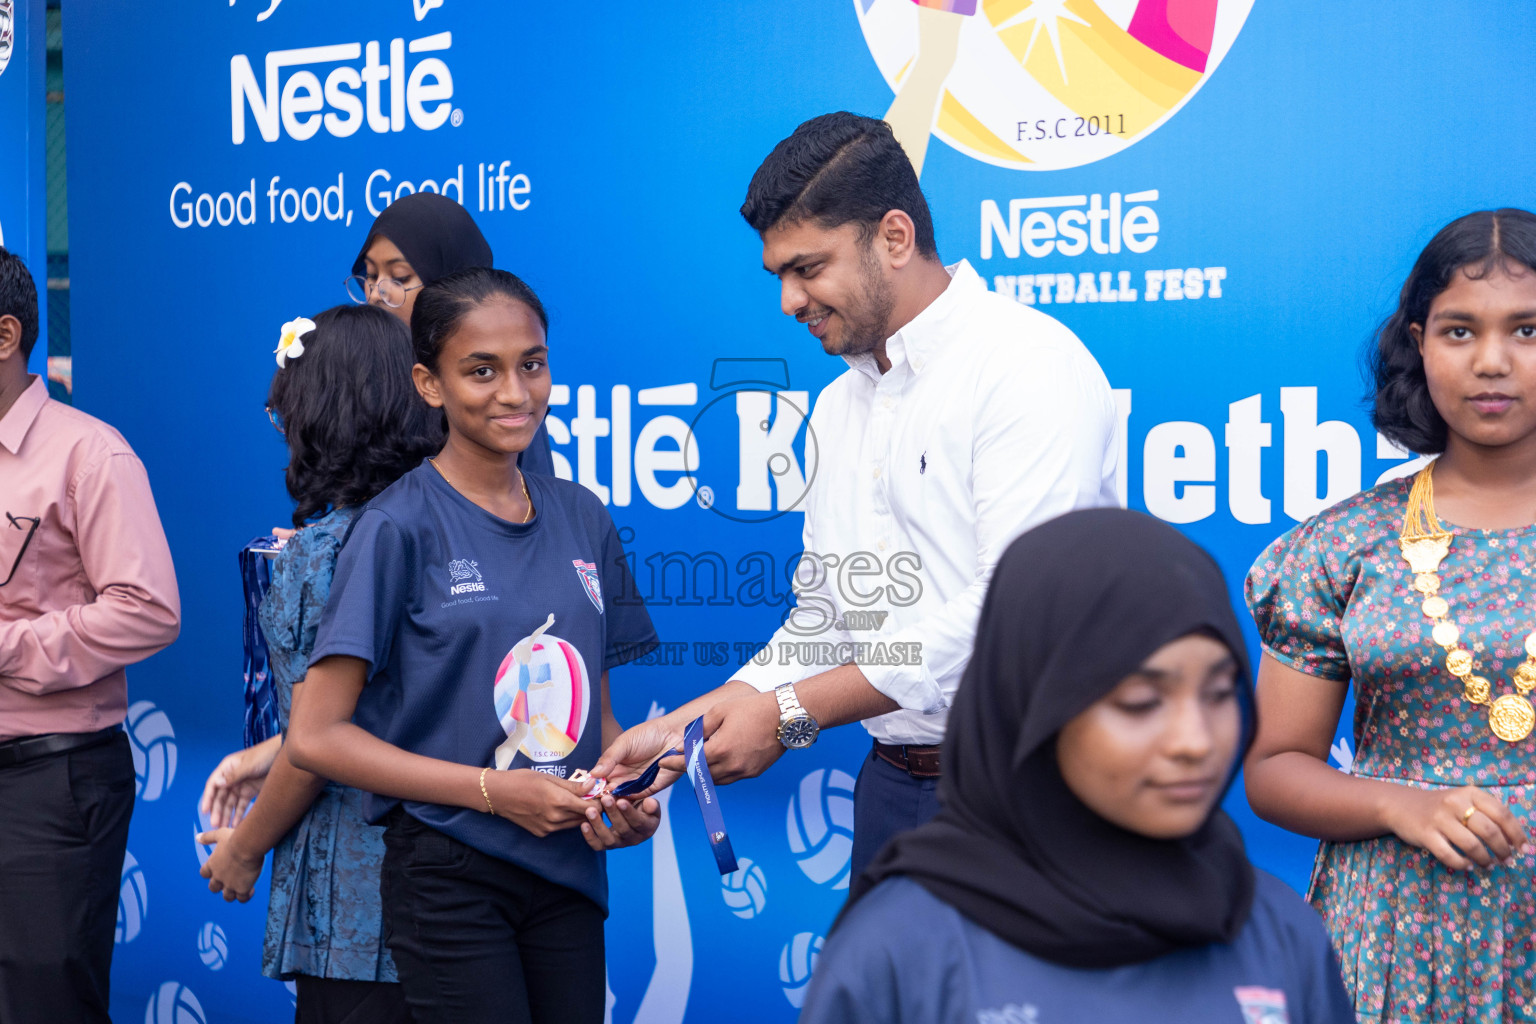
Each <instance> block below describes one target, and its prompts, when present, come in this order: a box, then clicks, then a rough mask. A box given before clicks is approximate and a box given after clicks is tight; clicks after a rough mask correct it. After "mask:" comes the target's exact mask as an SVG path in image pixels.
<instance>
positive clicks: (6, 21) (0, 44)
mask: <svg viewBox="0 0 1536 1024" xmlns="http://www.w3.org/2000/svg"><path fill="white" fill-rule="evenodd" d="M15 48H16V4H15V0H0V72H3V71H4V70H5V69H6V67H7V66H8V65H9V64H10V63H11V51H12V50H14V49H15Z"/></svg>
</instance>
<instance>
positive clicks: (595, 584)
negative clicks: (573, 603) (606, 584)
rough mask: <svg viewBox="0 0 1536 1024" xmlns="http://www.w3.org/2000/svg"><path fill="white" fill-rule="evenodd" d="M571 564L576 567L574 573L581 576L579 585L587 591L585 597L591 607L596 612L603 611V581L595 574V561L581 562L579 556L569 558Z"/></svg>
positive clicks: (600, 612)
mask: <svg viewBox="0 0 1536 1024" xmlns="http://www.w3.org/2000/svg"><path fill="white" fill-rule="evenodd" d="M571 564H572V565H574V566H575V567H576V575H577V576H579V577H581V586H582V589H584V590H585V591H586V592H587V597H588V599H589V600H591V602H592V607H594V608H596V609H597V613H598V614H599V615H601V614H602V613H603V583H602V580H601V579H599V578H598V575H597V563H596V562H583V561H582V560H581V559H579V558H573V559H571Z"/></svg>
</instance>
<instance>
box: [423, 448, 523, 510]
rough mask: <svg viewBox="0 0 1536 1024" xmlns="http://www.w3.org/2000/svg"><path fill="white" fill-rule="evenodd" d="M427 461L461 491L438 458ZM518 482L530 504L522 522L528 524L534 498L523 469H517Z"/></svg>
mask: <svg viewBox="0 0 1536 1024" xmlns="http://www.w3.org/2000/svg"><path fill="white" fill-rule="evenodd" d="M427 461H428V462H430V463H432V468H433V469H435V470H437V475H438V476H440V477H442V478H443V481H444V482H445V483H446V484H447V485H448V486H449V487H452V488H453V489H454V490H456V491H459V488H458V487H457V486H456V485H455V484H454V482H453V481H452V480H449V479H448V474H447V473H444V472H443V467H442V466H439V465H438V464H437V459H435V458H429V459H427ZM517 482H518V483H519V484H521V485H522V487H523V501H524V502H525V503H527V505H528V511H527V512H524V513H523V519H522V522H523V523H524V524H526V523H527V522H528V520H530V519H532V518H533V499H532V498H530V497H528V478H527V477H526V476H524V475H523V471H522V470H521V469H519V470H518V471H517ZM459 493H460V494H463V493H464V492H463V491H459Z"/></svg>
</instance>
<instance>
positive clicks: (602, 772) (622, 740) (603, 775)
mask: <svg viewBox="0 0 1536 1024" xmlns="http://www.w3.org/2000/svg"><path fill="white" fill-rule="evenodd" d="M675 715H676V712H673V714H671V715H663V716H661V717H660V718H653V719H651V720H650V721H648V722H641V723H640V724H639V725H637V726H634V727H633V728H631V729H626V730H624V731H623V732H622V733H620V734H619V738H618V739H616V740H614V741H613V743H611V744H610V745H609V746H608V749H607V750H605V751H603V753H602V756H601V757H599V758H598V759H597V764H595V765H593V766H592V774H593V775H595V776H597V777H598V778H600V779H607V780H608V783H609V788H612V787H613V786H616V785H620V784H622V783H625V782H628V781H629V780H630V779H633V778H635V777H636V776H637V775H639V774H640V773H641V772H643V771H645V770H646V769H647V768H649V767H650V766H651V762H653V761H655V760H656V759H657V758H658V757H660V756H661V755H662V754H665V753H666V752H667V751H669V750H681V749H683V730H684V729H685V728H687V726H688V723H687V722H684V721H679V720H677V719H676V718H675V717H674V716H675ZM682 774H683V759H682V758H681V757H671V758H668V759H667V760H666V761H664V762H662V769H661V772H660V774H658V775H657V776H656V782H655V783H654V784H653V785H652V786H651V787H650V788H648V789H647V790H646V791H645V792H644V793H639V794H636V796H635V799H636V800H637V801H638V800H639V799H641V798H643V797H647V796H650V795H651V794H652V793H656V792H659V791H661V790H663V789H666V788H667V787H668V786H670V785H672V783H674V782H676V781H677V780H678V779H679V778H680V777H682Z"/></svg>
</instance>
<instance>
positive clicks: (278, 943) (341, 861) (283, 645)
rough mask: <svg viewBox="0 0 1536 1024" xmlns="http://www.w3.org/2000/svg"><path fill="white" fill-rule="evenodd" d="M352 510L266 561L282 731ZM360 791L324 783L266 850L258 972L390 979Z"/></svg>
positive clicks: (378, 835) (372, 840)
mask: <svg viewBox="0 0 1536 1024" xmlns="http://www.w3.org/2000/svg"><path fill="white" fill-rule="evenodd" d="M357 512H358V510H357V509H355V508H344V509H338V510H337V511H334V512H332V513H331V514H330V515H327V516H325V517H324V518H322V519H319V520H317V521H316V522H314V523H312V524H311V525H309V526H307V527H305V528H304V529H302V530H300V531H299V532H298V533H297V534H295V535H294V536H293V539H292V540H290V541H289V542H288V543H287V545H285V546H284V548H283V550H282V551H281V552H279V553H278V556H277V559H276V561H275V562H274V564H273V566H272V585H271V587H270V588H269V589H268V590H267V596H266V598H265V599H264V600H263V601H262V604H261V629H262V632H263V633H264V634H265V635H266V638H267V650H268V652H269V654H270V656H271V661H272V678H273V682H274V683H275V684H276V689H277V697H278V703H279V706H280V711H281V715H282V725H283V729H284V730H285V731H286V730H287V728H288V715H289V713H290V711H291V710H292V707H293V685H294V683H296V682H299V681H301V680H303V678H304V673H305V671H306V670H307V669H308V667H309V652H310V651H311V650H312V649H313V648H314V646H315V630H316V628H317V627H318V626H319V625H320V613H321V611H323V610H324V609H325V602H326V599H327V598H328V597H330V593H331V577H332V575H333V574H334V573H335V571H336V556H337V555H338V554H340V553H341V542H342V539H343V538H344V537H345V536H346V532H347V528H348V527H349V526H351V525H352V520H353V519H354V518H356V516H357ZM363 800H364V794H363V793H361V792H359V791H358V790H355V789H351V788H349V787H346V786H342V785H338V784H337V783H334V782H328V783H326V785H325V789H324V791H322V792H321V794H320V796H319V797H318V798H317V799H316V800H315V802H314V804H313V805H311V806H310V808H309V812H308V813H307V814H305V815H304V818H303V820H302V821H300V822H299V823H298V824H297V825H295V826H294V828H293V831H291V832H289V833H288V834H287V835H286V836H284V837H283V839H282V841H281V842H280V843H278V844H277V847H276V848H275V849H274V850H273V851H272V898H271V902H270V903H269V904H268V907H267V937H266V943H265V947H264V949H263V955H262V965H261V969H262V973H263V974H265V975H266V976H267V977H269V978H283V979H289V978H292V977H293V976H294V975H296V974H305V975H309V976H311V977H315V978H340V979H346V980H350V981H396V980H398V979H397V978H396V975H395V963H394V961H393V960H392V959H391V958H390V955H389V950H388V949H387V948H386V947H385V945H384V938H383V923H382V922H383V907H382V903H381V900H380V898H379V866H380V865H381V864H382V863H383V861H384V830H383V829H382V828H380V827H377V826H373V825H369V824H367V823H366V822H365V820H364V818H363Z"/></svg>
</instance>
